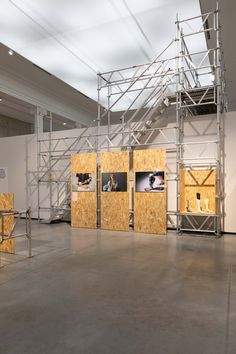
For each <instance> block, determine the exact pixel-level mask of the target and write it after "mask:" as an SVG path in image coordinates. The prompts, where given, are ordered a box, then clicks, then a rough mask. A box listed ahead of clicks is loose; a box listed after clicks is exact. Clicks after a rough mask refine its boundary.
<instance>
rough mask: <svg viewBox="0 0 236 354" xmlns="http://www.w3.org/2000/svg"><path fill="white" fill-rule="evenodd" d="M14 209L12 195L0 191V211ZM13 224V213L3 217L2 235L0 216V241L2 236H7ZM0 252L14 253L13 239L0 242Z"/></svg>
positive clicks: (0, 219)
mask: <svg viewBox="0 0 236 354" xmlns="http://www.w3.org/2000/svg"><path fill="white" fill-rule="evenodd" d="M4 210H5V211H9V210H14V195H13V194H12V193H0V211H4ZM13 226H14V215H11V216H6V217H4V235H2V218H0V241H1V238H2V236H5V237H8V236H10V233H11V231H12V229H13ZM0 252H7V253H14V252H15V241H14V240H8V241H4V242H3V243H2V244H0Z"/></svg>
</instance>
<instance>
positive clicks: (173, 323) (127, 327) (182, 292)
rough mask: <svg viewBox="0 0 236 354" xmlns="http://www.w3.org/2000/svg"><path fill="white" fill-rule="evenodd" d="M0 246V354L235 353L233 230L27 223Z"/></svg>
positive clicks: (235, 240) (235, 257) (235, 251)
mask: <svg viewBox="0 0 236 354" xmlns="http://www.w3.org/2000/svg"><path fill="white" fill-rule="evenodd" d="M32 229H33V254H34V257H33V258H31V259H25V255H26V243H25V241H24V240H18V242H17V254H16V255H5V254H1V265H2V268H1V269H0V354H39V353H40V354H44V353H45V354H54V353H55V354H67V353H68V354H70V353H73V354H80V353H81V354H134V353H135V354H146V353H147V354H152V353H155V354H156V353H158V354H235V353H236V321H235V316H236V296H235V295H236V237H235V236H232V235H226V236H224V237H223V238H221V239H219V240H215V239H212V238H203V237H192V236H188V235H185V236H179V237H176V235H175V233H174V232H170V233H169V234H168V236H167V237H163V236H156V235H145V234H134V233H133V232H129V233H123V232H110V231H101V230H76V229H71V228H70V226H69V225H68V224H64V223H63V224H55V225H51V226H50V225H38V224H37V223H36V222H35V223H33V228H32Z"/></svg>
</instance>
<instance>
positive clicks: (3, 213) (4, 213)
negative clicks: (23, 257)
mask: <svg viewBox="0 0 236 354" xmlns="http://www.w3.org/2000/svg"><path fill="white" fill-rule="evenodd" d="M10 216H12V217H14V218H15V220H14V224H13V227H12V229H11V230H10V231H9V233H6V232H5V218H8V217H10ZM22 217H23V218H25V232H23V233H20V234H15V233H14V231H15V229H16V226H17V225H18V222H19V220H20V219H21V218H22ZM0 218H1V223H2V224H1V226H2V229H1V235H0V244H3V243H4V242H6V241H9V240H14V239H16V238H19V237H26V239H27V241H28V257H29V258H31V257H32V250H31V239H32V235H31V209H30V208H28V209H27V210H26V211H16V210H0Z"/></svg>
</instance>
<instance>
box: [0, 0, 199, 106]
mask: <svg viewBox="0 0 236 354" xmlns="http://www.w3.org/2000/svg"><path fill="white" fill-rule="evenodd" d="M176 13H178V14H179V17H180V18H187V17H192V16H196V15H200V13H201V10H200V5H199V0H99V1H98V0H86V1H85V0H34V1H32V0H1V12H0V33H1V40H2V42H3V43H4V44H5V45H7V46H8V47H10V48H12V49H13V50H14V51H16V52H18V53H19V54H21V55H22V56H24V57H25V58H27V59H29V60H30V61H32V62H33V63H35V64H37V65H38V66H40V67H42V68H43V69H44V70H46V71H48V72H50V73H51V74H53V75H55V76H56V77H58V78H60V79H61V80H63V81H65V82H66V83H68V84H69V85H71V86H72V87H74V88H76V89H77V90H79V91H81V92H82V93H84V94H85V95H87V96H89V97H90V98H93V99H95V100H96V99H97V75H96V74H97V72H103V71H108V70H114V69H117V68H122V67H126V66H133V65H136V64H143V63H146V62H149V61H151V60H153V59H154V58H155V57H156V56H157V55H158V53H159V52H160V51H161V50H162V49H163V48H164V47H165V46H166V45H167V44H168V43H169V42H170V41H171V40H172V39H173V38H174V37H175V33H176V32H175V31H176V29H175V20H176ZM199 39H200V41H199V42H196V41H191V42H190V44H191V46H192V49H193V50H198V49H200V50H202V49H203V50H204V49H206V42H205V37H204V35H202V36H200V37H199ZM173 50H174V49H173ZM173 55H175V51H174V52H173ZM103 103H105V100H103Z"/></svg>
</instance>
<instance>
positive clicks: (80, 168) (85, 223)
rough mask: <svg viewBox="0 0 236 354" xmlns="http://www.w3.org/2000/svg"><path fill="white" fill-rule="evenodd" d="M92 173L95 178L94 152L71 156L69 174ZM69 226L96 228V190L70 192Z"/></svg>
mask: <svg viewBox="0 0 236 354" xmlns="http://www.w3.org/2000/svg"><path fill="white" fill-rule="evenodd" d="M75 173H93V174H94V177H95V181H96V180H97V161H96V153H88V154H76V155H72V157H71V174H75ZM71 226H72V227H84V228H90V229H96V228H97V192H96V182H95V191H94V192H71Z"/></svg>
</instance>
